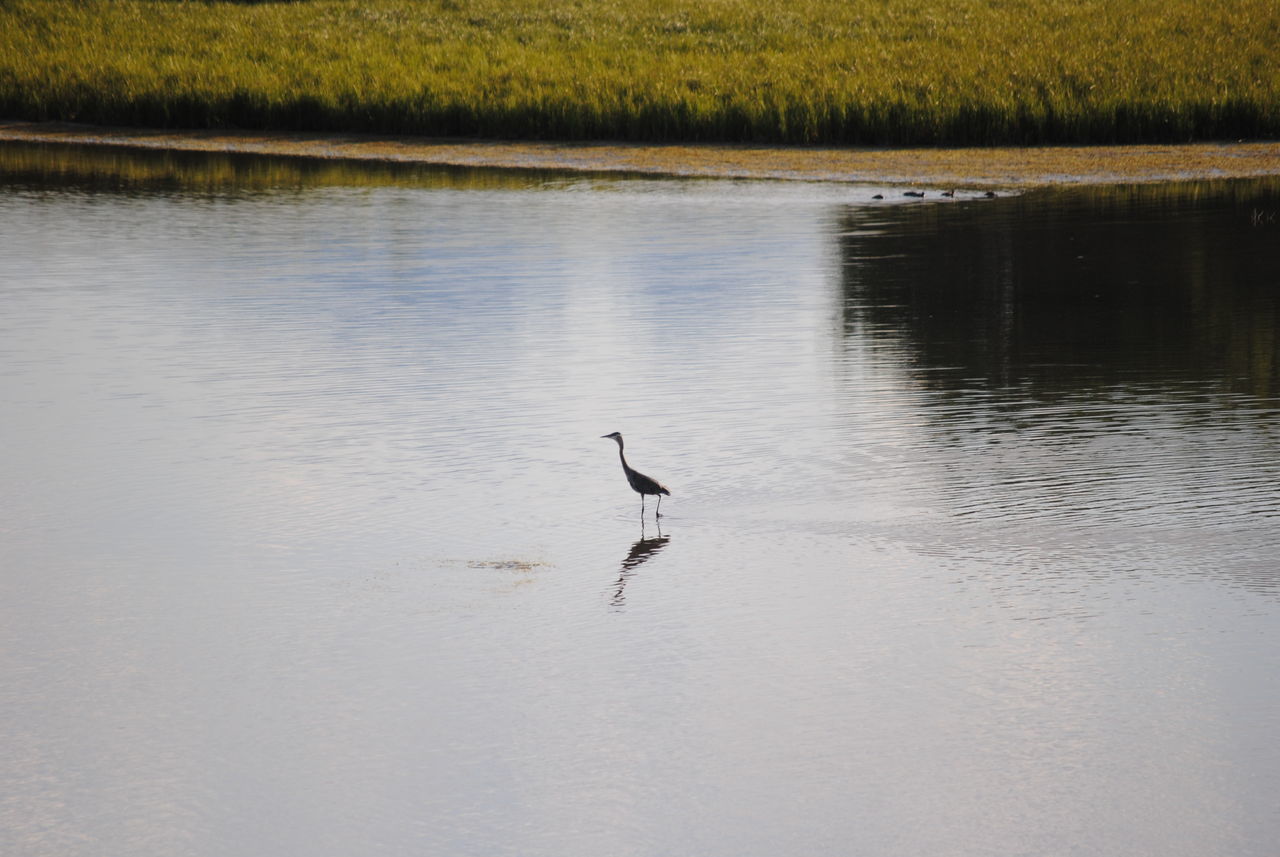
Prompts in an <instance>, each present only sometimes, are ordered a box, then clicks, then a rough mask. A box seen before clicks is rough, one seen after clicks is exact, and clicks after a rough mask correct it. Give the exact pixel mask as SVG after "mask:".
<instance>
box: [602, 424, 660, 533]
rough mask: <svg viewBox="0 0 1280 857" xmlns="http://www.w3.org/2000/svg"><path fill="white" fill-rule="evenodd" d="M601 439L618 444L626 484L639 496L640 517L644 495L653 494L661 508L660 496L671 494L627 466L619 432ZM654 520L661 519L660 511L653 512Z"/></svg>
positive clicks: (642, 513) (654, 480) (656, 481)
mask: <svg viewBox="0 0 1280 857" xmlns="http://www.w3.org/2000/svg"><path fill="white" fill-rule="evenodd" d="M600 437H601V438H609V439H610V440H616V441H617V442H618V458H620V459H622V472H623V473H625V474H627V484H629V485H630V486H631V490H632V491H635V492H636V493H637V494H639V495H640V517H642V518H643V517H644V495H645V494H655V495H657V497H658V509H661V508H662V495H663V494H666V495H667V496H668V497H670V496H671V492H670V491H668V490H667V489H666V486H664V485H663V484H662V483H661V482H659V481H658V480H656V479H650V478H649V477H648V476H645V475H644V474H643V473H641V472H640V471H638V470H633V469H632V468H631V465H630V464H627V457H626V456H625V455H623V454H622V435H621V433H619V432H616V431H615V432H614V433H613V434H602V435H600ZM653 516H654V517H655V518H660V517H662V513H661V512H660V511H657V510H656V509H655V510H654V513H653Z"/></svg>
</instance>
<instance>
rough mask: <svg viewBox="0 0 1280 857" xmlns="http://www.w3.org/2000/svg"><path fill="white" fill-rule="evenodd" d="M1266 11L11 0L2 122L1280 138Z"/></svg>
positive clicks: (644, 135)
mask: <svg viewBox="0 0 1280 857" xmlns="http://www.w3.org/2000/svg"><path fill="white" fill-rule="evenodd" d="M1278 33H1280V4H1277V3H1275V2H1274V0H1232V2H1226V0H1209V2H1203V0H1080V2H1072V3H1060V2H1054V0H1007V2H991V0H907V2H884V0H796V2H792V3H786V4H780V3H765V2H761V0H704V2H697V3H693V2H682V0H642V2H623V0H589V2H582V0H579V2H562V0H424V2H416V3H411V2H409V0H363V2H360V3H349V2H338V0H310V2H297V3H229V2H206V3H173V2H160V0H86V1H85V2H80V3H58V2H51V0H8V2H5V3H4V4H2V5H0V114H7V115H10V116H22V117H28V118H38V119H48V118H60V119H78V120H81V121H89V122H100V123H114V124H140V125H162V126H195V127H229V126H238V127H243V128H264V127H274V128H294V129H317V130H366V131H380V132H390V133H425V134H432V135H483V136H506V137H556V138H574V139H583V138H594V139H602V138H614V139H632V140H639V139H645V140H677V139H682V140H742V141H759V142H790V143H811V142H826V143H850V142H864V143H865V142H879V143H939V142H949V143H958V142H970V143H992V142H1005V143H1027V142H1044V141H1070V142H1086V141H1087V142H1097V141H1108V142H1109V141H1115V140H1155V139H1159V140H1185V139H1188V138H1190V137H1241V136H1263V135H1275V134H1278V133H1280V64H1277V63H1276V62H1275V61H1274V57H1275V53H1276V50H1277V47H1280V45H1278V44H1277V42H1278V41H1280V40H1278V37H1277V34H1278Z"/></svg>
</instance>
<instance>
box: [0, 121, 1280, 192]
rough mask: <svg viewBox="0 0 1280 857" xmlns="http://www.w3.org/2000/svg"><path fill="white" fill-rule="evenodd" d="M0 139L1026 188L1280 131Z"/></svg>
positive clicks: (1257, 146) (1272, 151)
mask: <svg viewBox="0 0 1280 857" xmlns="http://www.w3.org/2000/svg"><path fill="white" fill-rule="evenodd" d="M4 140H13V141H25V142H42V143H80V144H90V145H98V146H131V147H140V148H147V149H166V150H177V151H191V152H246V153H252V154H262V155H284V156H292V157H308V158H337V159H348V160H356V161H360V160H365V161H388V162H403V163H420V164H440V165H449V166H466V167H499V168H520V169H553V170H571V171H581V172H605V173H607V172H623V173H648V174H654V175H677V176H706V177H716V176H719V177H740V178H773V179H793V180H809V181H838V182H852V183H865V184H883V185H921V186H932V187H948V186H956V187H969V188H992V187H1005V188H1031V187H1043V186H1048V185H1062V184H1115V183H1127V182H1160V181H1185V180H1195V179H1225V178H1256V177H1262V176H1275V175H1280V142H1239V143H1189V144H1183V145H1160V146H1154V145H1153V146H1143V145H1134V146H1038V147H1029V148H966V149H924V148H921V149H879V148H817V147H814V148H800V147H774V146H746V145H646V144H630V143H550V142H504V141H475V140H454V139H432V138H424V137H382V136H372V135H362V134H311V133H291V132H276V133H265V132H248V131H172V130H154V129H146V128H115V127H99V126H91V125H75V124H67V123H42V122H23V121H16V120H0V141H4Z"/></svg>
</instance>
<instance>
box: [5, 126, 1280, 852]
mask: <svg viewBox="0 0 1280 857" xmlns="http://www.w3.org/2000/svg"><path fill="white" fill-rule="evenodd" d="M0 168H2V169H3V173H2V174H3V175H4V176H6V177H7V178H6V180H5V182H6V183H5V184H4V185H3V192H2V193H0V228H2V229H3V235H4V254H3V268H2V273H0V403H2V406H3V420H2V421H0V611H2V612H0V619H2V621H0V710H2V711H3V723H2V724H0V852H3V853H5V854H23V855H60V857H61V855H101V854H131V855H184V854H191V855H225V854H238V855H259V854H260V855H280V854H307V855H351V854H380V855H381V854H388V855H420V854H441V855H446V854H447V855H530V857H533V855H539V856H540V855H547V857H551V856H552V855H556V857H575V855H582V857H587V855H591V856H592V857H594V855H603V854H608V855H643V857H649V855H674V854H691V855H692V854H697V855H725V857H730V855H734V857H736V855H781V854H867V855H903V857H906V855H974V854H992V855H1013V854H1028V855H1057V854H1100V855H1102V854H1105V855H1114V854H1125V855H1152V857H1157V855H1158V857H1175V855H1187V857H1207V855H1223V857H1229V856H1230V857H1240V855H1269V854H1273V853H1274V848H1275V843H1276V842H1277V841H1280V809H1278V808H1277V807H1278V806H1280V804H1278V803H1277V800H1276V795H1277V794H1280V741H1277V740H1276V736H1277V734H1280V535H1278V534H1277V529H1278V527H1280V338H1278V337H1280V225H1277V223H1276V220H1277V216H1276V215H1277V212H1280V185H1278V184H1277V183H1274V182H1272V183H1239V184H1216V185H1215V184H1204V185H1191V184H1188V185H1177V186H1163V187H1147V188H1109V189H1079V190H1074V191H1060V192H1043V193H1033V194H1027V195H1024V196H1020V197H1010V198H1002V199H996V200H976V199H958V200H955V201H950V200H948V201H943V200H940V199H937V200H936V201H930V200H929V199H926V200H925V201H923V202H915V201H913V202H903V201H902V200H901V198H900V197H898V196H897V192H886V193H890V196H891V198H890V199H889V200H888V201H885V202H878V201H874V200H872V199H871V195H872V194H874V193H875V192H877V191H881V192H885V191H884V189H877V188H860V187H837V186H823V185H807V184H780V183H744V182H730V181H724V182H705V181H702V182H689V181H655V180H651V179H650V180H609V181H601V180H596V179H583V178H572V177H564V176H555V175H540V174H528V175H511V174H501V173H484V172H477V171H467V172H457V171H429V170H412V169H396V168H390V167H388V168H382V169H379V170H372V171H362V170H361V169H360V168H357V167H353V166H344V165H341V164H314V163H309V162H301V161H264V160H251V159H239V158H230V157H226V158H195V157H182V158H180V157H174V156H168V157H157V156H150V157H147V158H143V157H141V156H133V155H129V154H127V153H110V154H103V153H93V152H86V151H85V150H70V149H43V148H30V147H12V146H6V147H4V148H0ZM930 196H931V197H934V198H935V199H936V196H937V195H936V193H930ZM962 196H963V194H962ZM615 430H616V431H621V432H623V434H624V435H625V436H626V438H627V441H628V446H627V450H628V453H629V458H630V460H631V463H632V464H633V465H635V466H636V467H638V468H639V469H641V470H643V471H645V472H647V473H650V474H651V475H653V476H655V477H657V478H659V479H661V480H662V481H664V482H666V483H667V484H668V485H669V486H670V487H671V489H672V496H671V497H670V498H669V499H666V500H664V501H663V511H664V512H665V513H667V515H666V517H664V518H663V519H662V522H661V525H660V527H659V526H657V525H655V522H654V520H653V519H652V517H650V518H649V519H648V520H646V521H645V522H644V523H642V522H641V519H640V516H639V511H640V510H639V502H638V501H637V498H636V496H635V495H634V494H632V493H631V492H630V491H629V489H628V488H627V486H626V483H625V480H624V478H623V474H622V473H621V471H620V468H619V467H618V462H617V457H616V452H615V448H614V446H613V444H612V442H610V441H607V440H601V439H599V436H600V435H603V434H606V433H608V432H611V431H615ZM649 512H650V515H652V501H650V503H649Z"/></svg>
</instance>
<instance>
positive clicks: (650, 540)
mask: <svg viewBox="0 0 1280 857" xmlns="http://www.w3.org/2000/svg"><path fill="white" fill-rule="evenodd" d="M670 539H671V536H664V535H663V534H662V527H661V526H659V527H658V535H656V536H650V537H647V538H646V537H645V533H644V523H643V521H642V522H641V524H640V538H639V539H638V540H637V541H636V543H635V544H633V545H632V546H631V550H629V551H628V552H627V557H626V559H624V560H623V561H622V573H621V574H619V575H618V580H617V582H616V583H615V584H614V588H613V598H612V599H611V600H610V601H609V603H610V604H611V605H612V606H614V607H621V606H623V605H624V604H626V601H627V582H628V581H629V580H631V575H633V574H635V573H636V569H637V568H638V567H639V566H640V565H641V564H642V563H645V562H648V561H649V559H650V557H652V556H653V555H654V554H656V553H657V552H658V551H660V550H662V548H663V546H664V545H666V543H667V542H668V541H670Z"/></svg>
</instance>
